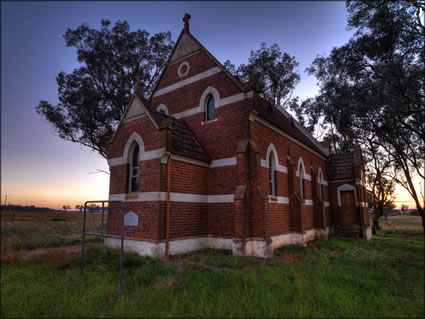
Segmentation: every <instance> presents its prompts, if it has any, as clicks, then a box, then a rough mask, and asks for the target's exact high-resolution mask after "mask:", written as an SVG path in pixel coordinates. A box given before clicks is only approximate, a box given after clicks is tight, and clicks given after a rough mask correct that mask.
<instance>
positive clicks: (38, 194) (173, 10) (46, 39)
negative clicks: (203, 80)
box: [1, 1, 413, 208]
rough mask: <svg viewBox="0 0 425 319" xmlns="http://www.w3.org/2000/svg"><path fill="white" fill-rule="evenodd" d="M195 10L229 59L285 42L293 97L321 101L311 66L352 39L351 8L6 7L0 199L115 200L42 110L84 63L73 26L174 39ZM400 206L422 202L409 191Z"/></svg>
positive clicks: (214, 46) (309, 4) (195, 22)
mask: <svg viewBox="0 0 425 319" xmlns="http://www.w3.org/2000/svg"><path fill="white" fill-rule="evenodd" d="M186 12H188V13H190V14H191V16H192V18H191V20H190V30H191V33H192V34H193V35H194V36H195V37H196V38H197V39H198V40H199V41H200V42H201V43H202V44H203V45H204V46H205V47H206V48H207V49H208V50H209V51H210V52H211V53H212V54H213V55H214V56H215V57H216V58H217V59H218V60H219V61H221V62H224V61H225V60H227V59H229V60H230V61H232V63H234V64H236V65H239V64H241V63H247V61H248V57H249V53H250V50H256V49H258V48H259V47H260V44H261V42H266V43H267V44H268V45H271V44H273V43H277V44H278V45H279V46H280V48H281V50H282V52H287V53H288V54H290V55H291V56H295V58H296V60H297V61H298V62H299V67H298V71H299V72H300V75H301V81H300V83H299V84H298V86H297V88H296V89H295V92H294V96H299V97H300V98H301V99H305V98H307V97H313V96H314V95H315V94H316V93H317V92H318V87H317V85H316V79H315V77H313V76H308V75H307V74H306V73H305V72H304V70H305V69H306V68H307V67H308V66H309V65H310V64H311V63H312V61H313V60H314V58H315V57H316V55H318V54H320V55H326V54H328V53H329V52H330V51H331V49H332V48H333V47H335V46H340V45H342V44H344V43H345V42H347V40H348V39H349V38H350V36H351V35H352V34H353V31H352V30H350V31H349V30H347V29H346V22H347V12H346V9H345V3H344V2H334V1H331V2H324V1H316V2H315V1H306V2H290V1H287V2H189V1H188V2H143V1H140V2H137V1H131V2H110V1H93V2H63V1H58V2H35V1H31V2H4V1H2V2H1V196H2V197H1V203H2V204H4V201H5V195H7V203H11V204H20V205H35V206H48V207H52V208H61V207H62V206H63V205H70V206H71V207H72V208H74V207H75V205H77V204H83V203H84V201H86V200H98V199H107V198H108V190H109V175H107V174H104V173H97V174H93V172H95V171H96V170H97V169H100V170H105V171H108V170H109V168H108V165H107V162H106V160H105V159H104V158H103V157H101V156H100V155H98V154H97V153H96V152H92V151H91V150H90V149H89V148H87V147H83V146H80V145H78V144H75V143H71V142H68V141H64V140H62V139H60V138H59V137H58V136H56V135H55V133H54V131H53V128H52V127H51V126H50V124H49V123H47V122H46V121H45V120H43V119H42V118H41V116H40V115H39V114H37V113H36V111H35V107H36V106H37V105H38V103H39V101H40V100H47V101H49V102H50V103H52V104H55V103H56V102H57V101H58V94H57V84H56V76H57V74H58V73H59V72H61V71H65V72H67V73H70V72H72V70H73V69H74V68H77V67H79V66H80V65H79V64H78V62H77V60H76V52H75V49H73V48H67V47H66V45H65V40H64V38H63V35H64V33H65V31H66V29H67V28H71V29H75V28H76V27H78V26H79V25H81V24H82V23H87V24H88V25H89V26H90V27H92V28H99V27H100V21H101V19H109V20H111V22H112V23H115V22H116V21H117V20H121V21H123V20H126V21H128V23H129V24H130V28H131V30H136V29H143V30H146V31H148V32H149V33H151V34H154V33H157V32H163V31H168V30H169V31H170V32H171V34H172V38H173V40H174V41H176V40H177V37H178V35H179V33H180V31H181V29H182V28H183V22H182V18H183V16H184V13H186ZM397 193H398V194H399V195H400V196H399V197H398V198H397V201H398V202H397V204H399V205H401V204H402V203H404V204H408V205H409V206H410V207H411V208H413V202H410V198H409V197H408V195H407V194H406V192H403V191H402V190H401V189H400V188H398V189H397Z"/></svg>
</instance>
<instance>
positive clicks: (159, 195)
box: [109, 192, 234, 203]
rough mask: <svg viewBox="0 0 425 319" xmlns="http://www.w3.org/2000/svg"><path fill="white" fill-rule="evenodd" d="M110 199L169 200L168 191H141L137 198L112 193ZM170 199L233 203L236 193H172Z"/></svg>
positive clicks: (188, 201) (192, 201)
mask: <svg viewBox="0 0 425 319" xmlns="http://www.w3.org/2000/svg"><path fill="white" fill-rule="evenodd" d="M109 199H110V200H123V201H140V202H158V201H166V200H167V192H141V193H138V198H137V199H131V200H128V199H126V194H111V195H109ZM170 201H172V202H184V203H233V201H234V194H224V195H203V194H186V193H174V192H171V193H170Z"/></svg>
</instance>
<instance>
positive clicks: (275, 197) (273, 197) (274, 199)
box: [269, 195, 277, 202]
mask: <svg viewBox="0 0 425 319" xmlns="http://www.w3.org/2000/svg"><path fill="white" fill-rule="evenodd" d="M269 200H270V201H271V202H277V196H276V195H269Z"/></svg>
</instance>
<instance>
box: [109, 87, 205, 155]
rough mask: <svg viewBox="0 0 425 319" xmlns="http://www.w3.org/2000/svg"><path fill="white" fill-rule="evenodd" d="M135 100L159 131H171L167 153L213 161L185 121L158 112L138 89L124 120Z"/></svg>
mask: <svg viewBox="0 0 425 319" xmlns="http://www.w3.org/2000/svg"><path fill="white" fill-rule="evenodd" d="M135 98H137V99H139V100H140V102H141V103H142V104H143V108H144V111H146V114H147V115H148V117H149V118H150V119H151V121H152V122H153V124H154V126H155V127H156V128H157V129H163V128H169V129H170V130H171V139H170V141H169V143H167V145H166V146H167V151H169V152H171V153H175V154H179V155H182V156H186V157H190V158H193V159H196V160H200V161H204V162H210V161H211V159H210V157H209V155H208V154H207V153H206V152H205V150H204V149H203V148H202V146H201V144H200V143H199V141H198V140H197V139H196V137H195V136H194V135H193V133H192V131H191V130H190V129H189V128H188V126H187V125H186V123H185V122H184V121H183V120H181V119H176V118H175V117H174V116H169V115H167V114H165V113H163V112H158V111H156V110H155V109H154V108H153V107H152V106H151V105H150V104H149V102H148V101H147V100H146V99H145V98H144V96H143V93H142V92H141V91H140V90H139V89H137V88H136V90H135V92H134V94H133V96H132V98H131V100H130V103H129V104H128V106H127V108H126V110H125V112H124V115H123V118H122V120H123V119H125V116H126V115H127V114H128V112H129V110H130V108H131V106H132V103H133V101H134V99H135ZM122 120H121V121H120V123H119V124H118V127H117V129H116V130H115V133H116V132H117V131H118V129H119V127H120V125H121V123H122ZM114 138H115V134H114V135H113V137H112V139H111V141H110V142H109V143H112V142H113V140H114Z"/></svg>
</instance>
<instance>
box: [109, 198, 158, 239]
mask: <svg viewBox="0 0 425 319" xmlns="http://www.w3.org/2000/svg"><path fill="white" fill-rule="evenodd" d="M129 211H132V212H134V213H135V214H137V215H138V216H139V226H138V227H136V226H125V233H124V236H125V237H130V238H142V239H151V240H155V239H158V230H159V224H158V211H159V202H126V203H125V211H124V213H127V212H129ZM107 233H108V234H112V235H120V234H121V208H120V205H119V204H115V203H112V204H111V205H110V207H109V209H108V224H107Z"/></svg>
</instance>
